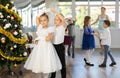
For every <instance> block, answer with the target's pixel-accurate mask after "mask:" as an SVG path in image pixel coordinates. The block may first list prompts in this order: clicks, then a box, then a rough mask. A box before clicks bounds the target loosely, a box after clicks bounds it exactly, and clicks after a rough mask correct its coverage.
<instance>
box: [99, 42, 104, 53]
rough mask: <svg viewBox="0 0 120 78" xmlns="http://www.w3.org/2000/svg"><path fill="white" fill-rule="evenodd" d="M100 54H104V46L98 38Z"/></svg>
mask: <svg viewBox="0 0 120 78" xmlns="http://www.w3.org/2000/svg"><path fill="white" fill-rule="evenodd" d="M100 54H101V55H103V54H104V46H103V45H102V44H101V40H100Z"/></svg>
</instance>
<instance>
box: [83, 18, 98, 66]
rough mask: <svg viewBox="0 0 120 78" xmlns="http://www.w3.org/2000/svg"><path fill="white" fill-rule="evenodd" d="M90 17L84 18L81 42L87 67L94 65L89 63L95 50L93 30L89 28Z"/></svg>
mask: <svg viewBox="0 0 120 78" xmlns="http://www.w3.org/2000/svg"><path fill="white" fill-rule="evenodd" d="M90 19H91V18H90V16H86V17H85V18H84V33H83V40H82V49H83V50H85V51H86V54H85V58H84V61H85V63H86V65H88V66H94V64H91V63H90V56H91V54H92V53H93V51H94V48H95V39H94V35H95V34H96V33H94V31H93V29H92V28H91V26H90Z"/></svg>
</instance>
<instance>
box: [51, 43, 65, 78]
mask: <svg viewBox="0 0 120 78" xmlns="http://www.w3.org/2000/svg"><path fill="white" fill-rule="evenodd" d="M54 47H55V49H56V51H57V54H58V57H59V59H60V61H61V64H62V69H61V77H62V78H66V64H65V47H64V44H63V43H61V44H58V45H54ZM55 76H56V72H53V73H52V74H51V78H55Z"/></svg>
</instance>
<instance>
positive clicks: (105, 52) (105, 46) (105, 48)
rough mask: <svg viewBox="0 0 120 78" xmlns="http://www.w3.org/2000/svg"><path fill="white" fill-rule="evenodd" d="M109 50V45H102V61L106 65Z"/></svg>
mask: <svg viewBox="0 0 120 78" xmlns="http://www.w3.org/2000/svg"><path fill="white" fill-rule="evenodd" d="M108 52H109V46H107V45H104V61H103V64H104V65H106V63H107V54H108Z"/></svg>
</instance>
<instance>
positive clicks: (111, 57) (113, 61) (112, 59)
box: [108, 47, 115, 63]
mask: <svg viewBox="0 0 120 78" xmlns="http://www.w3.org/2000/svg"><path fill="white" fill-rule="evenodd" d="M108 55H109V56H110V59H111V61H112V63H115V60H114V58H113V56H112V54H111V53H110V47H109V51H108Z"/></svg>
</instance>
